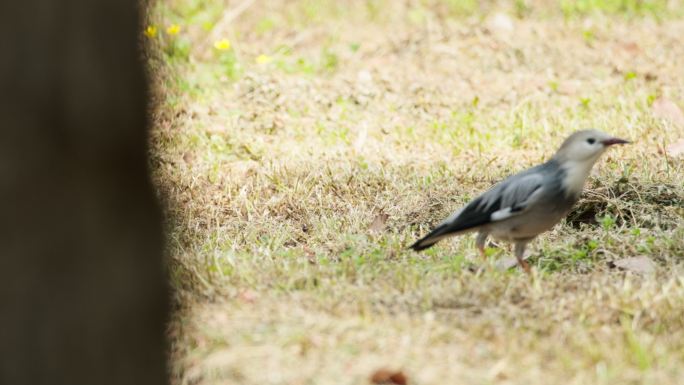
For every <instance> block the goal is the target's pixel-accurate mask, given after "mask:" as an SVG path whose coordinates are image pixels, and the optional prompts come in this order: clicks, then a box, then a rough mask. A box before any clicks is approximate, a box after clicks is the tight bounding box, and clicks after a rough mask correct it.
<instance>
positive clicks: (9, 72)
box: [0, 0, 168, 385]
mask: <svg viewBox="0 0 684 385" xmlns="http://www.w3.org/2000/svg"><path fill="white" fill-rule="evenodd" d="M138 6H139V3H138V1H137V0H80V1H79V0H65V1H52V0H24V1H22V2H10V1H3V2H0V52H1V53H2V59H0V384H8V385H21V384H27V385H28V384H31V385H37V384H70V385H73V384H89V385H90V384H145V385H155V384H164V383H166V381H167V379H166V377H167V370H166V356H165V342H164V341H165V338H164V327H165V321H166V316H167V301H168V294H167V285H166V277H165V272H164V269H163V266H162V265H163V261H162V249H163V247H162V246H163V245H162V235H161V226H160V214H159V209H158V206H157V203H156V199H155V197H154V192H153V188H152V185H151V182H150V177H149V173H148V166H147V133H148V131H147V84H146V78H145V75H144V69H143V66H142V63H141V60H140V54H139V50H138V47H139V41H138V40H139V35H140V26H139V12H140V11H139V9H138Z"/></svg>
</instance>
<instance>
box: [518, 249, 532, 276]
mask: <svg viewBox="0 0 684 385" xmlns="http://www.w3.org/2000/svg"><path fill="white" fill-rule="evenodd" d="M526 246H527V242H516V243H515V259H517V260H518V265H520V267H522V268H523V270H525V272H526V273H527V274H530V273H531V272H532V271H531V270H530V265H529V264H528V263H527V261H525V260H524V259H523V257H524V256H525V247H526Z"/></svg>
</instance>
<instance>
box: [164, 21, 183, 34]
mask: <svg viewBox="0 0 684 385" xmlns="http://www.w3.org/2000/svg"><path fill="white" fill-rule="evenodd" d="M178 32H180V25H178V24H171V25H170V26H168V27H167V28H166V33H168V34H169V35H171V36H173V35H178Z"/></svg>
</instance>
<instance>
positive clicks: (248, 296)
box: [237, 289, 259, 303]
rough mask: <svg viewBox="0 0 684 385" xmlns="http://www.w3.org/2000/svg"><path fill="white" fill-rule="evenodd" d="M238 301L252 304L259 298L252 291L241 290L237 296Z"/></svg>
mask: <svg viewBox="0 0 684 385" xmlns="http://www.w3.org/2000/svg"><path fill="white" fill-rule="evenodd" d="M237 297H238V299H239V300H240V301H242V302H246V303H254V302H256V300H257V299H258V298H259V295H258V294H257V293H255V292H253V291H252V290H249V289H248V290H243V291H241V292H240V293H238V295H237Z"/></svg>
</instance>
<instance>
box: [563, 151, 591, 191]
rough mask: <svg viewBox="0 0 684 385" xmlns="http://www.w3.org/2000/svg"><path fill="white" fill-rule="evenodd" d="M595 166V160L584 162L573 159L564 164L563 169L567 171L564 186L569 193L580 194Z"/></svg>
mask: <svg viewBox="0 0 684 385" xmlns="http://www.w3.org/2000/svg"><path fill="white" fill-rule="evenodd" d="M593 166H594V161H593V160H592V161H584V162H572V161H571V162H567V163H566V164H564V165H563V170H564V171H565V178H564V179H563V187H564V188H565V191H566V192H567V193H568V194H569V195H570V194H580V193H581V192H582V190H583V189H584V183H586V181H587V178H588V177H589V173H591V168H592V167H593Z"/></svg>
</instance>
